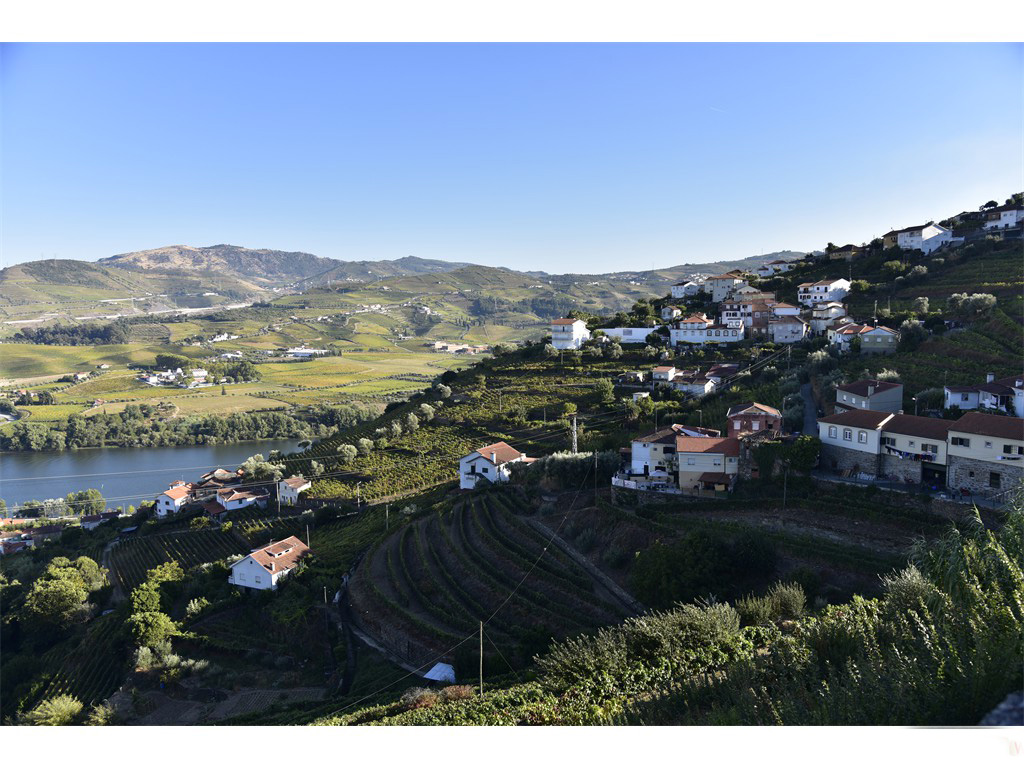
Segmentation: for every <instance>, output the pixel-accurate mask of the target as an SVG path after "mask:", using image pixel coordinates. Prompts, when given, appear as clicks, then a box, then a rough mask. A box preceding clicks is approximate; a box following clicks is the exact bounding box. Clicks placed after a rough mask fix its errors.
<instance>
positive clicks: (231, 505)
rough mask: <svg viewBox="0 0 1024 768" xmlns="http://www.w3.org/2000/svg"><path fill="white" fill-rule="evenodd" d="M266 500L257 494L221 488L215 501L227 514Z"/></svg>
mask: <svg viewBox="0 0 1024 768" xmlns="http://www.w3.org/2000/svg"><path fill="white" fill-rule="evenodd" d="M266 498H267V497H266V496H264V495H261V494H259V493H254V492H253V491H245V490H239V489H237V488H222V489H221V490H219V491H217V501H218V502H220V504H221V505H222V506H223V507H224V509H226V510H227V511H228V512H233V511H235V510H236V509H245V508H246V507H251V506H252V505H253V504H256V503H257V502H260V501H265V500H266Z"/></svg>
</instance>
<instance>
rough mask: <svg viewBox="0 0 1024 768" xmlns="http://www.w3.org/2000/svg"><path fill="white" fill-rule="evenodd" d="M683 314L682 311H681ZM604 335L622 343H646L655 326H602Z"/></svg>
mask: <svg viewBox="0 0 1024 768" xmlns="http://www.w3.org/2000/svg"><path fill="white" fill-rule="evenodd" d="M680 314H682V313H680ZM601 330H602V331H604V335H605V336H607V337H608V338H609V339H615V341H617V342H619V343H620V344H646V343H647V337H648V336H650V335H651V334H652V333H654V330H655V329H654V328H602V329H601Z"/></svg>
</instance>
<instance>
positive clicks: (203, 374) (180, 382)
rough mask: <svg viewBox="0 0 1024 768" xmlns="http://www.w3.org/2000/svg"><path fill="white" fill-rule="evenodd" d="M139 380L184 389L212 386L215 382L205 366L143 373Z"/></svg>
mask: <svg viewBox="0 0 1024 768" xmlns="http://www.w3.org/2000/svg"><path fill="white" fill-rule="evenodd" d="M139 381H141V382H142V383H144V384H149V385H150V386H151V387H181V388H182V389H196V388H198V387H212V386H213V384H214V383H215V382H214V381H213V378H212V377H211V376H210V374H209V372H207V371H206V370H205V369H204V368H193V369H192V370H190V371H184V370H182V369H181V368H175V369H174V370H173V371H172V370H171V369H170V368H168V369H167V370H166V371H157V372H155V373H143V374H142V375H141V376H139Z"/></svg>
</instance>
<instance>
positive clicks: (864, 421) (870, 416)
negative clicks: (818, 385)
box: [818, 409, 893, 429]
mask: <svg viewBox="0 0 1024 768" xmlns="http://www.w3.org/2000/svg"><path fill="white" fill-rule="evenodd" d="M892 416H893V414H891V413H885V412H883V411H869V410H867V409H864V410H857V411H844V412H843V413H835V414H833V415H831V416H823V417H822V418H820V419H818V423H819V424H835V425H837V426H840V427H858V428H860V429H878V428H879V427H881V426H882V425H883V424H885V423H886V422H887V421H888V420H889V419H891V418H892Z"/></svg>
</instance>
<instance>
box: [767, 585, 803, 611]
mask: <svg viewBox="0 0 1024 768" xmlns="http://www.w3.org/2000/svg"><path fill="white" fill-rule="evenodd" d="M768 599H769V600H770V601H771V602H772V605H773V606H774V608H775V611H776V613H777V615H778V616H779V618H782V619H799V618H801V617H802V616H803V615H804V609H805V607H806V603H807V597H806V596H805V595H804V590H803V587H801V586H800V585H799V584H794V583H789V584H783V583H782V582H779V583H778V584H776V585H775V586H773V587H772V588H771V589H770V590H768Z"/></svg>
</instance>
